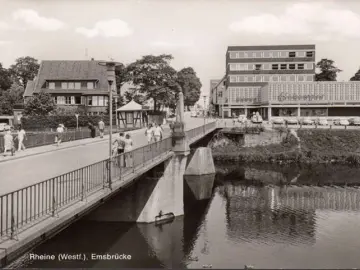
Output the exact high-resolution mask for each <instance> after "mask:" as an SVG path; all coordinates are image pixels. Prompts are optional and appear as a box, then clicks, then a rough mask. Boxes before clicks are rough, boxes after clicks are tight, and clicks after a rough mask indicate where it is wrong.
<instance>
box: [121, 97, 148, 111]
mask: <svg viewBox="0 0 360 270" xmlns="http://www.w3.org/2000/svg"><path fill="white" fill-rule="evenodd" d="M116 111H118V112H125V111H128V112H129V111H142V106H141V105H140V104H139V103H136V102H135V101H133V100H132V101H130V102H129V103H128V104H126V105H124V106H122V107H120V108H119V109H117V110H116Z"/></svg>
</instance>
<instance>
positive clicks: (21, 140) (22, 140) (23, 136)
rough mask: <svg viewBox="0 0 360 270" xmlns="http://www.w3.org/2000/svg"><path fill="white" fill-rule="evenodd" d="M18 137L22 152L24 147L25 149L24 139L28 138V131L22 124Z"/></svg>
mask: <svg viewBox="0 0 360 270" xmlns="http://www.w3.org/2000/svg"><path fill="white" fill-rule="evenodd" d="M17 138H18V142H19V146H18V151H19V152H20V151H21V150H22V149H24V150H25V145H24V139H25V140H26V139H27V138H26V132H25V130H24V129H23V128H22V127H21V126H20V127H19V131H18V134H17Z"/></svg>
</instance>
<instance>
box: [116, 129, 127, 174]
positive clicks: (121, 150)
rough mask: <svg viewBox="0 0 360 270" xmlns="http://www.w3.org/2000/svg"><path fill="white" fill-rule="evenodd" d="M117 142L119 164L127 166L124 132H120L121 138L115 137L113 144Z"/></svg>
mask: <svg viewBox="0 0 360 270" xmlns="http://www.w3.org/2000/svg"><path fill="white" fill-rule="evenodd" d="M114 144H117V156H118V164H119V166H120V167H122V166H124V167H126V164H125V160H124V155H122V154H123V153H124V148H125V137H124V132H120V133H119V138H117V139H115V141H114V142H113V145H114Z"/></svg>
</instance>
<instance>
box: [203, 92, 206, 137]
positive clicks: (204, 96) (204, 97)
mask: <svg viewBox="0 0 360 270" xmlns="http://www.w3.org/2000/svg"><path fill="white" fill-rule="evenodd" d="M203 99H204V134H205V124H206V111H205V106H206V105H205V104H206V95H203Z"/></svg>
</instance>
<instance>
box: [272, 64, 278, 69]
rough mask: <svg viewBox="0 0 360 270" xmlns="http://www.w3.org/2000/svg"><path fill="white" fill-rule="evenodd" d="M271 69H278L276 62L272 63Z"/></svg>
mask: <svg viewBox="0 0 360 270" xmlns="http://www.w3.org/2000/svg"><path fill="white" fill-rule="evenodd" d="M271 67H272V69H273V70H278V69H279V65H278V64H272V66H271Z"/></svg>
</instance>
